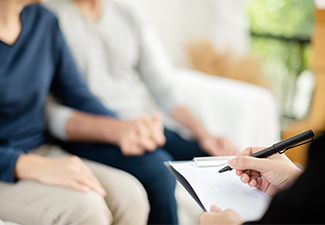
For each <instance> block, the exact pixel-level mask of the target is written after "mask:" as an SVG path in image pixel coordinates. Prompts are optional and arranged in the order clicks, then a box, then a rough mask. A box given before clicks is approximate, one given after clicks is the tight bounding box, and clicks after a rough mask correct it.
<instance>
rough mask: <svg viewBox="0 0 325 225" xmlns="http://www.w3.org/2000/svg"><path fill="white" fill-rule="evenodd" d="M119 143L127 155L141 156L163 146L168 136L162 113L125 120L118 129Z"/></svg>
mask: <svg viewBox="0 0 325 225" xmlns="http://www.w3.org/2000/svg"><path fill="white" fill-rule="evenodd" d="M117 132H118V137H119V139H118V141H117V144H118V145H119V147H120V148H121V151H122V153H123V154H124V155H126V156H140V155H142V154H144V153H145V152H146V151H149V152H153V151H155V150H156V149H157V147H160V146H163V145H164V144H165V142H166V138H165V135H164V132H163V125H162V119H161V114H160V113H156V114H155V115H154V116H152V117H150V116H143V117H141V118H139V119H137V120H132V121H125V122H122V123H121V126H120V127H119V129H118V130H117Z"/></svg>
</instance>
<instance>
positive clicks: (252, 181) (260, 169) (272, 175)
mask: <svg viewBox="0 0 325 225" xmlns="http://www.w3.org/2000/svg"><path fill="white" fill-rule="evenodd" d="M262 149H264V148H251V147H249V148H246V149H245V150H244V151H243V152H242V153H240V154H239V155H237V157H236V158H234V159H231V160H229V162H228V163H229V166H230V167H232V168H233V169H236V170H237V171H236V174H237V175H238V176H240V179H241V181H242V182H243V183H246V184H248V185H249V186H250V187H255V188H258V189H260V190H262V191H264V192H265V193H266V194H268V195H270V196H274V195H275V194H276V193H277V192H278V191H279V190H283V189H286V188H288V187H289V186H291V185H292V184H293V183H294V182H295V180H296V179H297V178H298V177H299V176H300V174H301V173H302V170H301V169H299V168H298V167H297V166H295V165H294V164H293V163H292V162H291V161H290V160H289V159H288V157H287V156H286V155H285V154H279V153H277V154H273V155H271V156H269V157H267V158H264V159H259V158H254V157H250V156H249V155H251V154H253V153H255V152H258V151H260V150H262Z"/></svg>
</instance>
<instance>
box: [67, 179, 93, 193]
mask: <svg viewBox="0 0 325 225" xmlns="http://www.w3.org/2000/svg"><path fill="white" fill-rule="evenodd" d="M63 185H64V186H66V187H69V188H72V189H74V190H77V191H80V192H84V193H88V192H89V191H90V190H91V189H90V188H89V187H88V186H86V185H84V184H81V183H79V182H78V181H76V180H75V179H72V178H70V179H67V180H66V181H65V182H63Z"/></svg>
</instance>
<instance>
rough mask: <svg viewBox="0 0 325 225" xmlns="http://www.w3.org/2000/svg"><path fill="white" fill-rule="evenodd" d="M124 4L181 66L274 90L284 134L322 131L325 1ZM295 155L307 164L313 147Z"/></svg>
mask: <svg viewBox="0 0 325 225" xmlns="http://www.w3.org/2000/svg"><path fill="white" fill-rule="evenodd" d="M123 2H127V3H128V4H133V5H134V7H136V8H137V9H138V11H140V14H141V16H143V19H144V21H147V22H149V24H150V25H151V26H152V27H153V29H154V30H155V32H156V33H157V34H158V37H159V38H160V40H161V41H162V43H163V46H164V47H165V49H166V50H167V55H168V58H169V59H171V61H172V63H173V64H174V65H175V66H176V67H182V68H184V67H185V68H190V69H195V70H199V71H202V72H204V73H207V74H211V75H217V76H222V77H227V78H231V79H235V80H239V81H243V82H247V83H251V84H254V85H257V86H261V87H264V88H266V89H268V90H270V91H271V93H272V94H273V95H274V97H275V99H276V105H277V112H278V117H279V121H280V125H279V127H280V131H279V132H281V136H282V138H287V137H290V136H292V135H294V134H297V133H299V132H302V131H304V130H307V129H309V128H313V129H314V131H315V132H316V134H320V133H323V131H324V127H325V118H324V116H325V109H324V106H323V105H324V103H323V102H321V101H322V99H323V96H324V97H325V95H323V94H325V93H324V89H325V86H324V84H323V81H322V77H323V76H321V74H323V72H322V71H323V69H322V68H323V65H324V62H325V57H324V51H325V49H324V43H323V40H322V39H324V40H325V36H324V35H325V34H324V33H322V32H323V30H322V29H323V26H325V25H324V24H325V22H324V20H325V19H324V1H323V0H315V1H314V0H227V1H223V0H177V1H176V0H123ZM316 14H317V15H318V16H317V15H316ZM316 18H318V21H317V19H316ZM316 33H317V34H316ZM312 43H313V44H312ZM316 87H318V88H317V90H316ZM323 114H324V115H323ZM294 154H295V155H298V156H297V157H298V158H295V157H296V156H291V155H290V154H289V155H290V157H291V159H293V160H294V161H296V162H298V163H299V164H301V165H304V164H305V159H306V148H305V147H301V150H298V151H296V150H295V152H294Z"/></svg>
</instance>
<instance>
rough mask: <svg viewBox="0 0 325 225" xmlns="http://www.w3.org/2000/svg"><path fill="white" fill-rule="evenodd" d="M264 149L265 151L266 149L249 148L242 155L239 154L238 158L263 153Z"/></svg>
mask: <svg viewBox="0 0 325 225" xmlns="http://www.w3.org/2000/svg"><path fill="white" fill-rule="evenodd" d="M262 149H265V148H264V147H248V148H246V149H245V150H244V151H242V152H241V153H239V154H238V155H237V156H249V155H251V154H253V153H255V152H258V151H261V150H262Z"/></svg>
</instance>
